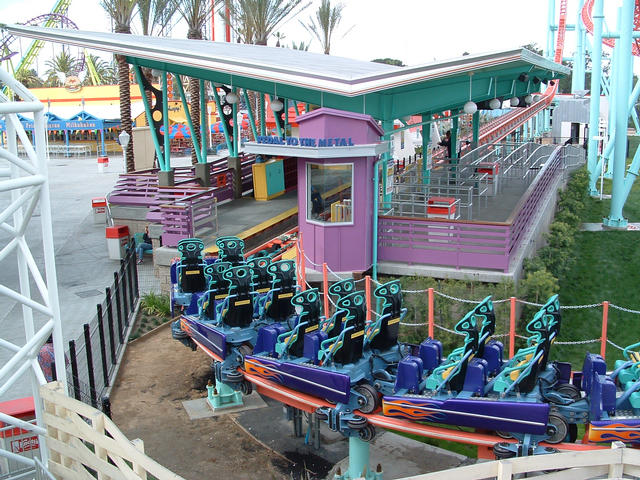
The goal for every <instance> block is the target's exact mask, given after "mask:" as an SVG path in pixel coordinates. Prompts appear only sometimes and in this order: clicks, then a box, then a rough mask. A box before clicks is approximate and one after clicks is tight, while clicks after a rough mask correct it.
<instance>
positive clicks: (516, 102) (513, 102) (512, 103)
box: [509, 97, 520, 107]
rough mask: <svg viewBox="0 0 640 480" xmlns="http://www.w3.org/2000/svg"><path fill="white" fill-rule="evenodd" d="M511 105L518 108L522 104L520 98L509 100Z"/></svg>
mask: <svg viewBox="0 0 640 480" xmlns="http://www.w3.org/2000/svg"><path fill="white" fill-rule="evenodd" d="M509 104H510V105H511V106H512V107H517V106H518V105H519V104H520V99H519V98H518V97H513V98H511V99H510V100H509Z"/></svg>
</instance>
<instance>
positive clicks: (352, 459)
mask: <svg viewBox="0 0 640 480" xmlns="http://www.w3.org/2000/svg"><path fill="white" fill-rule="evenodd" d="M363 471H364V472H365V473H366V475H364V477H365V478H367V477H368V474H369V444H368V443H367V442H364V441H362V440H360V439H359V438H358V437H349V478H352V479H355V478H361V477H362V476H363V475H362V472H363Z"/></svg>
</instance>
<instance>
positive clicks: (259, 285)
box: [247, 257, 272, 293]
mask: <svg viewBox="0 0 640 480" xmlns="http://www.w3.org/2000/svg"><path fill="white" fill-rule="evenodd" d="M270 264H271V259H270V258H269V257H254V258H252V259H251V260H249V261H247V265H249V266H250V267H251V272H252V273H251V280H252V282H253V290H254V291H255V292H257V293H267V292H268V291H269V290H271V283H272V280H271V274H270V273H269V270H268V269H269V265H270Z"/></svg>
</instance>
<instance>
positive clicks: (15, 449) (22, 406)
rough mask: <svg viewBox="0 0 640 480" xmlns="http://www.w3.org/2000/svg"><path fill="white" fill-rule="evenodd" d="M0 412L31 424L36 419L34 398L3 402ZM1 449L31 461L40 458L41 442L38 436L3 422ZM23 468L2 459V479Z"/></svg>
mask: <svg viewBox="0 0 640 480" xmlns="http://www.w3.org/2000/svg"><path fill="white" fill-rule="evenodd" d="M0 412H2V413H4V414H6V415H11V416H12V417H15V418H17V419H20V420H23V421H25V422H30V423H32V422H33V420H35V418H36V414H35V406H34V403H33V397H26V398H18V399H16V400H9V401H6V402H1V403H0ZM0 448H2V449H3V450H5V451H8V452H11V453H14V454H16V455H20V456H22V457H27V458H30V459H32V458H34V457H39V456H40V451H39V450H40V442H39V441H38V436H37V435H35V434H34V433H33V432H30V431H28V430H24V429H22V428H17V427H11V426H9V425H7V424H6V423H4V422H1V421H0ZM23 468H24V464H23V463H19V462H16V461H15V460H12V459H9V458H3V457H0V476H1V477H2V478H5V475H6V474H8V473H9V474H10V473H14V472H19V471H20V470H22V469H23ZM9 476H10V475H9Z"/></svg>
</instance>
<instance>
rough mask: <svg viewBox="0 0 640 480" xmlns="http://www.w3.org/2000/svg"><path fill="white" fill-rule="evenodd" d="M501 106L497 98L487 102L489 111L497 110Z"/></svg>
mask: <svg viewBox="0 0 640 480" xmlns="http://www.w3.org/2000/svg"><path fill="white" fill-rule="evenodd" d="M501 105H502V102H501V101H500V99H499V98H494V99H493V100H491V101H490V102H489V108H490V109H491V110H497V109H498V108H500V106H501Z"/></svg>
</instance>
